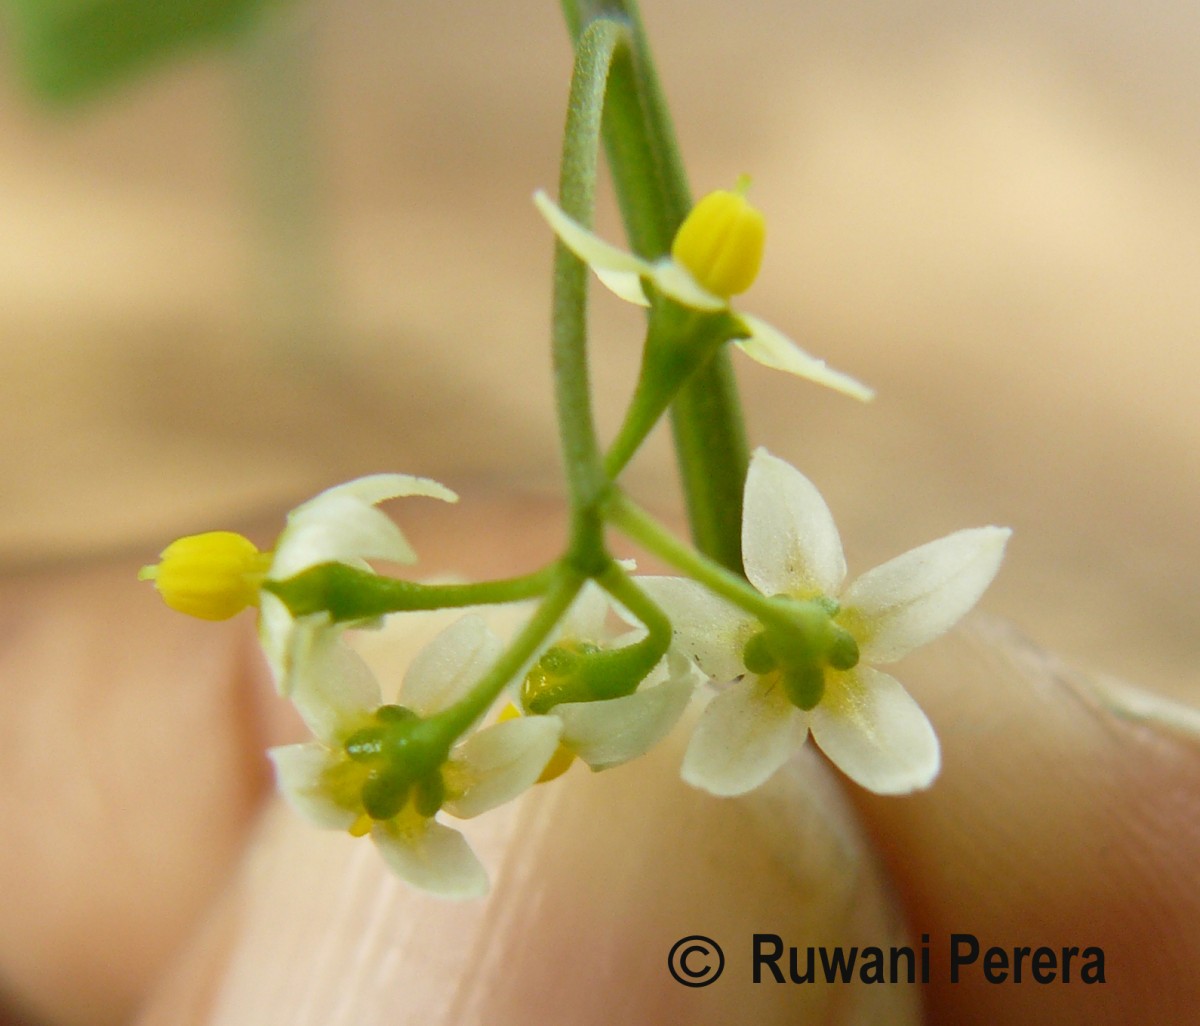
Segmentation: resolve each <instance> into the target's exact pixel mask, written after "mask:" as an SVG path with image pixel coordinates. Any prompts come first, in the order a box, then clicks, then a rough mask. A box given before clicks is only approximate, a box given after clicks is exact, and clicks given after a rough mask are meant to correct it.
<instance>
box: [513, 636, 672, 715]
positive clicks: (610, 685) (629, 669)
mask: <svg viewBox="0 0 1200 1026" xmlns="http://www.w3.org/2000/svg"><path fill="white" fill-rule="evenodd" d="M665 652H666V646H665V645H664V644H662V643H661V642H660V641H659V639H657V638H654V637H647V638H643V639H642V640H641V641H639V642H636V643H634V644H632V645H625V646H623V647H621V648H608V649H606V648H601V647H600V646H598V645H595V644H593V643H592V642H589V641H569V642H563V643H560V644H558V645H555V646H553V647H552V648H550V649H548V650H547V651H546V653H545V655H543V656H542V657H541V659H539V660H538V661H537V663H536V664H535V665H534V667H533V669H532V670H530V671H529V673H528V674H526V675H525V680H524V682H523V683H522V685H521V705H522V706H524V708H525V709H526V710H527V711H528V712H531V713H536V714H538V715H544V714H545V713H548V712H549V711H550V710H551V709H553V708H554V707H555V706H556V705H561V704H562V703H563V702H597V701H604V700H605V699H609V698H621V697H623V696H625V695H631V694H633V692H635V691H636V690H637V687H638V685H639V684H640V683H641V682H642V681H643V680H644V679H645V677H646V674H648V673H649V672H650V671H651V670H652V669H654V667H655V666H656V665H658V661H659V660H660V659H661V658H662V657H663V655H664V654H665Z"/></svg>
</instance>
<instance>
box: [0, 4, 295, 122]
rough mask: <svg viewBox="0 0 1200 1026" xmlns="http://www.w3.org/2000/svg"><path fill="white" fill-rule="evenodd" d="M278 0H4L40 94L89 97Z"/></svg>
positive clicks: (22, 69) (230, 33)
mask: <svg viewBox="0 0 1200 1026" xmlns="http://www.w3.org/2000/svg"><path fill="white" fill-rule="evenodd" d="M272 2H274V0H0V10H3V12H4V21H5V26H6V34H7V35H8V36H9V38H10V42H9V50H10V52H11V54H12V57H13V58H14V60H15V61H16V64H17V68H18V70H19V73H20V75H21V78H22V80H23V81H24V83H25V84H26V86H27V87H28V88H29V89H30V90H31V91H32V92H33V93H34V94H35V95H37V96H38V97H39V98H41V99H43V100H47V101H50V102H55V103H60V104H67V103H71V102H75V101H79V100H86V99H89V98H91V97H93V96H95V95H98V94H100V93H103V92H105V91H106V90H107V89H109V88H110V87H112V86H114V85H117V84H118V83H120V82H123V81H125V80H126V79H129V78H132V77H134V76H135V75H137V74H138V73H139V72H141V71H143V70H144V69H148V68H150V67H153V66H154V65H157V64H162V63H165V62H166V61H167V60H169V59H170V58H171V57H173V56H175V55H177V54H181V53H185V52H188V51H192V50H196V49H199V48H201V47H204V46H208V45H211V44H214V43H220V42H224V41H227V40H229V39H231V38H233V37H234V36H236V35H237V34H238V33H239V31H241V30H242V29H244V28H246V27H247V26H249V25H250V24H251V23H252V22H253V21H254V20H255V18H256V16H257V15H258V13H259V10H260V9H261V8H263V7H265V6H267V5H268V4H270V3H272Z"/></svg>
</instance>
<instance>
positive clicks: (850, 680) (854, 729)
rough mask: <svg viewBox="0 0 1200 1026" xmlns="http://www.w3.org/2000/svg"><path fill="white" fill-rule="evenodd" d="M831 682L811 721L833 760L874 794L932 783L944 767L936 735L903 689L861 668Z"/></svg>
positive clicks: (902, 791) (816, 736) (883, 675)
mask: <svg viewBox="0 0 1200 1026" xmlns="http://www.w3.org/2000/svg"><path fill="white" fill-rule="evenodd" d="M831 678H832V679H831V680H830V681H829V683H828V686H827V690H826V694H825V697H824V698H823V699H822V701H821V703H820V704H819V705H818V706H817V707H816V708H815V709H814V710H813V711H812V713H810V721H809V726H810V727H811V729H812V735H813V740H814V741H816V743H817V744H818V745H819V746H820V748H821V751H823V752H824V753H825V754H826V755H827V756H829V759H830V761H831V762H833V764H834V765H835V766H837V768H838V769H840V770H841V771H842V772H843V773H845V774H846V776H848V777H849V778H850V779H851V780H853V781H854V782H855V783H856V784H859V785H861V786H862V787H865V788H866V789H867V790H868V791H874V792H875V793H876V794H908V793H910V792H912V791H919V790H921V789H923V788H926V787H928V786H929V785H930V784H931V783H933V780H934V778H935V777H936V776H937V775H938V770H939V769H940V768H941V764H942V757H941V749H940V747H939V745H938V739H937V735H936V734H935V733H934V732H933V727H932V726H930V723H929V720H928V718H927V717H926V716H925V713H924V712H922V711H921V707H920V706H919V705H917V703H916V702H915V701H914V700H913V698H912V696H911V695H909V693H908V692H907V691H905V690H904V687H903V685H901V683H900V682H899V681H898V680H896V678H895V677H890V676H888V674H886V673H881V672H880V671H879V670H872V669H870V668H869V667H863V666H860V667H859V668H857V669H856V670H853V671H851V672H849V673H845V674H836V675H832V674H831Z"/></svg>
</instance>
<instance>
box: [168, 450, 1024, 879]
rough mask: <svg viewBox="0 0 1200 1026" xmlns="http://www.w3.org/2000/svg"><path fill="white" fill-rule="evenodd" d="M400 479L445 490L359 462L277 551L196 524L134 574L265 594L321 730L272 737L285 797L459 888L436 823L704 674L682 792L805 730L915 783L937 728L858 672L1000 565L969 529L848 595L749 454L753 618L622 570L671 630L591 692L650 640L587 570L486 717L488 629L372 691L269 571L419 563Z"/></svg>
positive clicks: (480, 808) (783, 491) (466, 623)
mask: <svg viewBox="0 0 1200 1026" xmlns="http://www.w3.org/2000/svg"><path fill="white" fill-rule="evenodd" d="M399 494H407V495H425V496H432V497H436V498H441V499H446V500H449V499H452V498H453V496H452V494H451V493H450V492H449V491H447V490H446V489H444V488H443V487H442V486H440V485H438V484H436V483H435V482H431V481H427V480H424V479H420V478H410V477H404V476H402V475H380V476H376V477H370V478H362V479H359V480H357V481H351V482H349V483H348V484H345V485H342V486H340V487H338V488H334V489H330V490H329V491H327V492H324V493H322V494H321V495H319V496H317V497H316V498H315V499H313V500H311V501H310V502H308V503H305V504H304V505H302V506H300V507H298V508H297V509H296V510H295V511H293V513H292V514H291V515H290V516H289V518H288V524H287V527H286V528H285V529H284V531H283V533H282V534H281V536H280V538H279V542H278V545H277V547H276V549H275V551H274V554H273V555H270V554H263V553H258V552H257V550H256V549H253V547H252V546H251V549H252V550H253V554H251V550H248V549H246V546H249V545H250V543H249V542H245V541H244V539H243V540H242V541H240V542H232V541H230V540H229V538H227V537H224V536H221V537H218V538H215V539H214V538H213V537H211V536H206V535H201V536H196V537H195V538H194V539H183V540H181V541H180V542H176V543H175V544H174V545H172V546H170V547H169V548H168V549H167V550H166V551H165V552H164V554H163V559H162V562H161V563H160V564H158V566H157V567H153V568H148V570H147V571H145V572H144V576H146V577H148V578H150V579H152V580H154V582H155V584H156V586H157V587H158V588H159V590H160V591H161V592H162V593H163V596H164V598H165V599H166V600H167V601H168V602H169V603H170V604H172V605H173V606H175V607H176V608H184V609H185V610H186V611H189V612H193V613H196V611H197V610H198V611H199V615H208V614H211V613H212V612H213V611H220V612H222V613H223V614H225V615H232V613H233V612H236V611H237V609H235V608H234V607H235V606H236V607H237V608H242V607H244V606H247V605H258V606H259V609H260V635H261V637H262V641H263V647H264V651H265V652H266V653H267V655H268V658H269V660H270V662H271V664H272V666H273V667H274V668H275V670H276V673H277V674H278V678H277V679H278V680H279V682H280V685H281V687H282V688H284V689H286V691H287V693H288V694H289V695H290V697H291V700H292V701H293V703H294V704H295V706H296V708H297V710H298V711H299V712H300V715H301V716H302V718H303V719H304V722H305V723H306V724H307V726H308V728H309V730H310V731H311V733H312V739H311V740H309V741H305V742H301V743H298V744H292V745H286V746H283V747H279V748H275V749H272V750H271V752H270V753H269V754H270V756H271V759H272V760H273V762H274V764H275V768H276V774H277V778H278V781H279V786H280V788H281V790H282V792H283V794H284V796H285V797H286V798H287V799H288V800H289V801H290V802H291V804H292V805H293V806H294V807H295V808H296V809H297V810H299V811H300V812H301V813H302V814H304V815H305V816H307V817H308V818H309V819H311V820H312V821H313V822H314V823H316V824H317V825H319V826H322V827H329V828H334V829H339V830H346V831H348V832H349V833H351V834H353V835H355V836H370V838H371V839H372V840H373V841H374V843H375V844H376V845H377V847H378V848H379V851H380V853H381V854H382V856H383V858H384V859H385V861H386V862H387V864H388V865H389V866H390V867H391V868H392V869H393V870H394V871H395V872H396V873H397V874H399V875H400V876H401V877H403V878H404V879H405V880H407V881H409V882H410V883H412V884H414V885H415V886H418V887H420V888H423V889H425V890H428V891H431V892H433V893H436V894H440V895H443V896H451V897H469V896H473V895H478V894H482V893H483V892H484V891H485V890H486V888H487V877H486V873H485V872H484V870H483V868H482V866H481V865H480V864H479V862H478V860H477V859H476V857H475V856H474V854H473V853H472V851H471V849H470V847H469V845H468V844H467V843H466V841H465V840H464V838H463V837H462V835H461V834H460V833H459V832H458V831H457V830H455V829H453V828H451V827H450V826H448V825H446V824H445V823H444V822H441V821H440V820H439V816H440V815H442V814H446V815H449V816H452V817H457V818H470V817H473V816H476V815H479V814H480V813H482V812H485V811H487V810H489V809H492V808H495V807H496V806H498V805H501V804H503V803H505V802H507V801H509V800H511V799H513V798H515V797H516V796H517V795H519V794H520V793H522V792H523V791H525V790H526V789H528V788H529V787H531V786H533V785H534V784H535V783H537V782H538V781H546V780H550V779H553V778H554V777H555V776H558V775H560V774H561V773H562V772H564V771H565V770H566V769H567V767H568V766H569V765H570V763H571V761H573V760H574V759H575V758H579V759H581V760H582V761H583V762H585V763H587V764H588V765H589V766H590V767H591V768H592V769H593V770H602V769H607V768H610V767H612V766H616V765H620V764H622V763H625V762H628V761H630V760H632V759H635V758H637V757H638V756H640V755H642V754H643V753H644V752H646V751H648V750H649V749H650V748H651V747H653V746H654V745H655V744H657V743H658V742H659V741H660V740H661V739H662V738H663V737H665V736H666V734H667V733H668V732H669V731H670V730H671V729H672V727H674V726H675V724H676V723H677V721H678V720H679V719H680V717H681V715H682V714H683V711H684V709H685V708H686V707H687V705H688V703H689V702H690V701H691V699H692V697H693V690H694V687H695V683H696V674H697V671H699V672H700V673H701V674H702V675H703V676H705V677H707V678H708V679H709V680H710V681H711V682H713V683H714V684H715V685H716V686H717V687H718V688H719V689H720V690H719V691H718V692H717V694H716V695H715V697H713V698H712V700H711V701H710V702H709V704H708V706H707V707H706V709H705V711H704V713H703V715H702V717H701V718H700V721H699V724H698V726H697V728H696V731H695V734H694V735H693V737H692V740H691V743H690V745H689V747H688V749H687V753H686V756H685V758H684V763H683V776H684V779H685V780H687V781H688V782H689V783H691V784H693V785H695V786H697V787H701V788H704V789H706V790H708V791H710V792H712V793H714V794H717V795H734V794H740V793H743V792H745V791H748V790H751V789H752V788H754V787H757V786H758V785H760V784H762V783H763V782H764V781H766V780H767V779H768V778H769V777H770V776H771V775H772V774H773V773H774V772H775V770H776V769H778V768H779V767H780V766H781V765H782V764H783V763H784V762H785V761H786V760H787V759H788V758H789V756H790V755H791V754H792V753H793V752H794V751H795V750H796V749H797V748H798V747H799V746H800V745H801V744H802V743H803V742H804V740H805V738H806V736H807V735H808V734H809V733H810V732H811V734H812V735H813V739H814V740H815V742H816V743H817V744H818V745H819V746H820V748H821V749H822V751H824V752H825V754H826V755H827V756H828V757H829V758H830V760H831V761H832V762H833V763H834V764H835V765H837V766H838V767H839V768H840V769H841V770H842V771H843V772H844V773H845V774H846V775H847V776H848V777H850V778H851V779H852V780H854V781H855V782H857V783H858V784H860V785H861V786H863V787H865V788H867V789H869V790H872V791H875V792H878V793H883V794H899V793H904V792H907V791H912V790H915V789H918V788H923V787H926V786H928V785H929V784H930V783H931V782H932V780H933V778H934V777H935V776H936V775H937V772H938V767H939V755H938V743H937V738H936V735H935V734H934V731H933V728H932V727H931V726H930V724H929V721H928V720H927V719H926V717H925V715H924V713H923V712H922V711H921V709H920V708H919V707H918V706H917V704H916V703H915V702H914V701H913V700H912V698H911V697H910V696H909V695H908V693H907V692H906V691H905V690H904V688H903V687H902V686H901V685H900V684H899V682H898V681H896V680H895V679H894V678H892V677H890V676H889V675H887V674H886V673H883V672H882V671H880V670H877V669H875V668H874V667H873V666H872V665H869V664H875V663H887V662H891V661H894V660H896V659H898V658H900V657H901V656H902V655H904V654H905V653H906V652H908V651H910V650H911V649H913V648H915V647H917V646H919V645H922V644H924V643H925V642H927V641H930V640H932V639H933V638H934V637H936V636H937V635H939V634H941V633H942V632H944V631H945V630H947V629H948V628H949V627H950V626H951V625H953V624H954V623H955V622H956V621H957V620H958V619H959V618H960V617H961V616H962V615H963V614H964V613H965V612H967V610H968V609H970V608H971V606H973V605H974V604H975V602H976V600H977V599H978V598H979V596H980V595H981V594H982V593H983V591H984V589H985V588H986V587H987V585H988V583H989V582H990V581H991V579H992V577H993V576H994V575H995V573H996V571H997V569H998V567H999V564H1000V560H1001V557H1002V554H1003V549H1004V545H1005V541H1006V539H1007V537H1008V533H1009V532H1008V531H1007V530H1004V529H1001V528H992V527H989V528H979V529H975V530H970V531H960V532H958V533H957V534H953V535H950V536H949V537H946V538H943V539H940V540H939V541H935V542H932V543H930V544H928V545H923V546H921V547H919V548H916V549H913V550H912V551H911V552H908V553H905V554H904V555H902V556H899V557H897V558H896V559H893V560H891V561H890V562H888V563H885V564H883V565H882V566H880V567H877V568H876V569H875V570H873V571H870V572H869V573H867V574H864V575H863V576H862V577H860V578H859V579H858V580H857V581H856V582H855V583H854V584H852V585H850V586H849V587H847V588H844V587H843V580H844V577H845V574H846V565H845V560H844V557H843V555H842V548H841V542H840V540H839V537H838V533H837V529H836V527H835V526H834V523H833V518H832V516H831V514H830V512H829V509H828V507H827V506H826V505H825V503H824V500H823V499H822V498H821V496H820V494H819V493H818V492H817V490H816V488H815V487H814V486H813V485H812V484H811V482H809V481H808V480H807V478H805V477H804V476H803V475H802V474H800V472H799V471H797V470H795V469H794V468H792V467H791V466H789V465H788V464H786V463H784V462H783V461H781V460H779V459H777V458H775V457H773V456H771V455H770V454H769V453H767V452H766V451H765V450H762V449H760V450H758V451H757V452H756V453H755V454H754V458H753V460H752V462H751V466H750V472H749V475H748V478H747V482H746V494H745V522H744V530H743V547H744V552H745V561H746V565H745V570H746V576H747V578H748V579H749V581H750V582H751V583H752V584H753V586H754V587H755V588H756V589H757V590H758V591H759V592H760V593H761V595H762V596H763V597H764V599H766V600H767V601H766V603H765V606H766V613H763V614H761V615H756V614H755V613H752V612H748V611H747V610H745V609H741V608H739V607H737V606H735V605H733V604H731V603H730V602H728V601H726V600H725V599H722V598H719V597H717V596H716V595H714V594H713V593H712V592H711V591H709V590H708V589H706V588H705V587H704V586H702V585H701V584H699V583H697V582H696V581H694V580H691V579H687V578H670V577H636V578H633V580H634V582H636V584H637V585H638V586H639V587H640V588H641V589H643V590H644V592H645V593H646V594H648V595H649V596H651V597H652V598H653V599H654V600H655V601H656V602H657V603H658V604H659V605H660V606H661V607H662V609H663V610H665V612H666V613H667V615H668V617H669V618H670V621H671V624H672V633H673V637H672V642H671V645H670V648H669V650H668V651H667V653H666V655H665V657H663V658H661V659H660V660H659V661H658V663H657V664H656V665H655V666H654V667H653V669H652V670H651V671H650V672H649V673H648V674H646V675H645V677H644V678H643V679H641V680H637V679H634V680H622V679H620V675H619V672H618V673H617V677H618V679H617V680H616V681H615V682H614V683H613V684H612V685H611V686H610V685H605V686H603V687H599V688H598V687H597V686H596V684H595V681H596V680H597V679H598V678H597V676H596V674H595V673H593V674H592V675H591V677H589V676H588V675H587V673H586V671H587V670H588V669H594V668H595V667H597V666H599V665H600V660H602V659H603V658H604V657H605V656H610V657H611V656H614V655H619V654H621V653H622V652H630V651H632V649H633V647H634V646H636V645H638V644H644V643H645V641H646V630H645V628H644V627H642V626H641V625H639V624H638V622H637V620H636V618H635V617H633V616H632V614H631V613H629V611H628V610H627V609H625V608H623V607H622V606H621V605H620V603H617V602H614V601H613V600H612V599H611V598H610V597H609V596H608V595H607V594H606V593H605V592H604V591H603V590H602V589H601V588H600V587H598V586H597V585H596V584H595V583H592V582H589V583H587V584H586V585H584V586H583V588H582V589H581V590H580V591H579V592H578V594H577V595H576V597H575V599H574V601H573V602H572V603H571V605H570V607H569V608H568V609H567V611H566V613H565V615H563V616H562V617H561V618H560V619H559V621H558V623H557V626H556V627H555V628H554V630H553V632H552V633H551V634H549V635H548V636H547V637H545V638H544V639H543V640H542V642H541V644H540V645H539V646H538V649H537V651H536V653H534V655H533V656H532V657H531V658H530V659H529V660H528V661H527V663H526V665H525V668H524V670H523V671H522V672H518V673H517V674H515V675H514V680H513V681H511V682H507V683H508V684H509V687H507V688H505V689H504V692H503V693H504V694H505V695H510V696H511V699H510V700H509V704H508V706H507V708H506V709H505V711H504V712H503V713H502V714H501V715H500V717H499V719H498V721H497V722H493V723H491V724H490V725H488V726H483V727H480V726H479V723H480V721H481V720H482V719H483V718H484V714H485V713H486V711H487V706H488V705H489V704H490V703H485V704H484V706H483V707H482V708H480V707H479V705H478V703H476V702H474V701H473V699H472V696H473V693H474V689H475V688H476V687H477V685H478V683H479V682H480V681H481V680H483V679H484V678H486V677H487V675H488V673H489V670H491V669H492V668H493V667H494V666H495V665H496V664H497V660H498V659H499V657H500V654H501V652H502V650H503V644H502V642H501V641H500V639H499V638H497V636H496V635H495V634H493V633H492V631H491V630H490V629H489V627H488V626H487V625H486V624H485V622H484V620H483V619H482V618H481V617H480V616H478V615H477V614H473V613H468V614H467V615H465V616H463V617H462V618H461V619H459V620H457V621H456V622H454V623H453V624H451V625H450V626H449V627H448V628H446V629H445V630H444V631H443V632H442V633H441V634H439V635H438V636H437V637H436V638H434V640H433V641H431V642H430V643H429V645H428V646H427V647H426V648H425V649H423V650H422V651H421V652H420V653H419V654H418V655H417V656H416V658H415V659H414V660H413V662H412V664H411V665H410V667H409V669H408V672H407V674H406V675H405V678H404V681H403V685H402V687H401V689H400V693H399V695H398V696H397V697H396V700H395V702H394V703H392V704H385V703H384V702H383V699H382V693H381V689H380V685H379V682H378V681H377V680H376V678H375V675H374V674H373V672H372V671H371V670H370V668H369V667H368V665H367V664H366V662H365V661H364V660H363V659H362V657H361V656H360V655H359V654H358V653H357V652H356V651H355V650H354V648H353V647H352V646H351V645H350V644H349V643H348V642H347V641H346V639H345V638H344V637H343V630H342V628H343V627H344V626H345V624H341V623H336V622H334V621H333V620H332V619H331V617H330V615H329V614H328V613H321V614H309V615H307V616H300V617H293V616H292V615H291V614H290V612H289V611H288V609H287V607H286V605H284V603H283V602H282V601H281V600H280V599H279V598H278V597H277V596H276V595H274V594H272V592H271V591H270V590H267V589H264V588H263V587H262V585H263V584H264V583H266V582H268V581H270V580H275V579H279V578H282V577H283V576H284V575H291V574H295V573H299V572H302V571H304V570H306V569H309V568H312V567H315V566H318V565H320V564H325V563H329V562H339V563H344V564H349V565H361V564H363V563H364V562H365V560H367V559H369V558H385V559H388V560H391V561H395V562H400V561H411V560H412V559H413V554H412V552H411V549H409V548H408V546H407V543H406V542H405V541H404V540H403V535H402V534H401V533H400V532H399V529H398V528H397V527H396V526H395V525H394V524H393V523H392V521H391V520H389V519H388V518H387V517H385V516H384V515H383V514H382V513H381V512H380V511H379V510H378V509H377V508H376V503H377V502H378V501H382V500H383V499H384V498H389V497H391V496H395V495H399ZM385 524H386V526H385ZM232 537H236V536H232ZM230 552H233V553H234V554H235V555H234V556H230V555H229V553H230ZM251 575H252V576H251ZM184 582H186V583H184ZM197 582H199V583H197ZM252 592H253V593H254V594H251V593H252ZM767 613H769V614H770V615H769V616H768V615H767ZM614 623H619V624H622V625H623V626H621V627H615V628H614ZM614 665H620V664H619V663H617V664H614ZM588 687H591V689H592V690H591V691H590V692H589V691H588ZM613 688H615V690H616V691H617V692H620V693H617V694H616V697H610V695H611V694H612V693H613Z"/></svg>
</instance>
